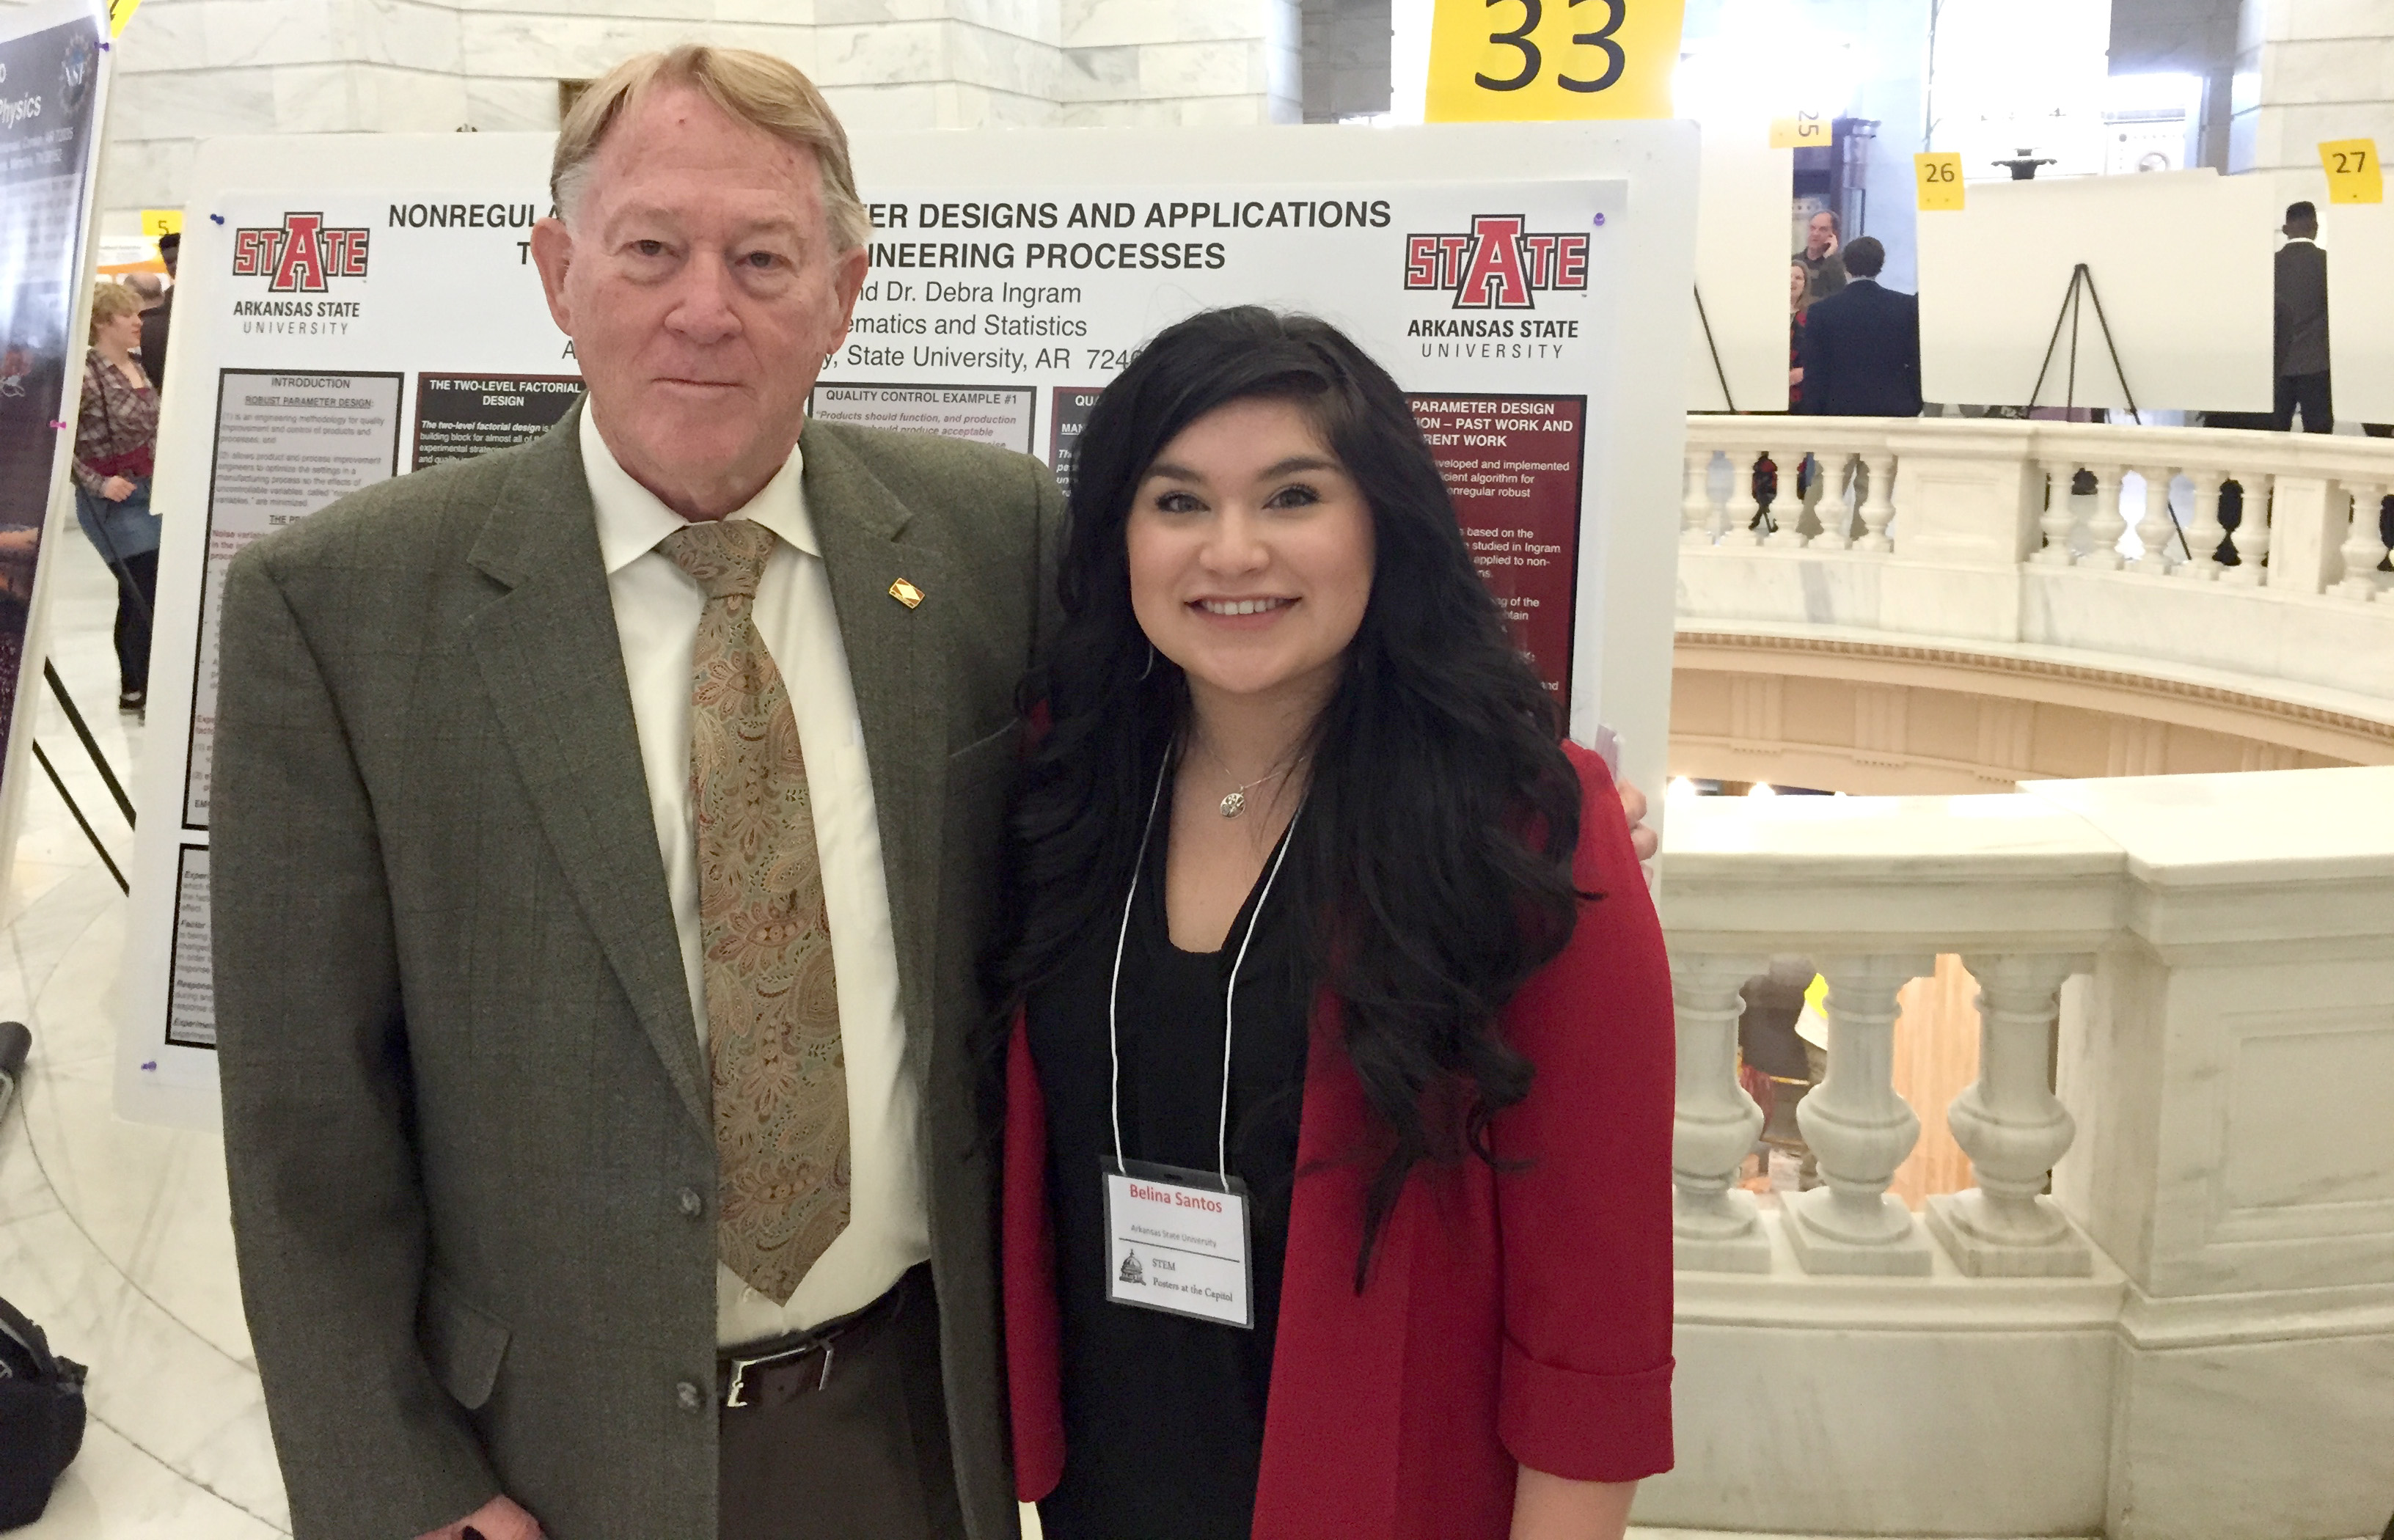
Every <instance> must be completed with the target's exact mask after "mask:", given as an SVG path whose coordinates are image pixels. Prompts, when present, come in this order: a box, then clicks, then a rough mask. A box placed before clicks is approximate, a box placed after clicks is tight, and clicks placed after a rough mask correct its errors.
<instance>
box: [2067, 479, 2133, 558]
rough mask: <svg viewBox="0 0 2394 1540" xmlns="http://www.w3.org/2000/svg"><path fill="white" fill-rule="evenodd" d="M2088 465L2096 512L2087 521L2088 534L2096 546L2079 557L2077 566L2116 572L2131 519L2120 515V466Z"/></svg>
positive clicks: (2088, 537)
mask: <svg viewBox="0 0 2394 1540" xmlns="http://www.w3.org/2000/svg"><path fill="white" fill-rule="evenodd" d="M2087 468H2088V469H2090V470H2092V471H2093V472H2094V473H2095V512H2094V514H2093V516H2092V517H2091V518H2089V519H2088V520H2086V536H2087V539H2088V540H2089V541H2090V542H2091V544H2092V546H2093V548H2092V549H2090V550H2088V551H2087V552H2086V554H2085V555H2084V556H2082V557H2080V558H2079V559H2078V565H2079V566H2081V567H2093V568H2096V569H2098V571H2101V572H2107V573H2116V572H2118V571H2119V570H2120V568H2121V566H2122V562H2121V559H2120V536H2122V535H2124V534H2125V533H2128V521H2127V520H2124V519H2123V518H2121V517H2120V467H2118V466H2089V467H2087Z"/></svg>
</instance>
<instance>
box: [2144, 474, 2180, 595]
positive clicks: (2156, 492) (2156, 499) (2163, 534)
mask: <svg viewBox="0 0 2394 1540" xmlns="http://www.w3.org/2000/svg"><path fill="white" fill-rule="evenodd" d="M2138 475H2140V476H2142V477H2143V478H2144V479H2145V516H2144V517H2143V518H2142V519H2139V520H2137V540H2138V543H2139V544H2140V545H2142V546H2144V547H2145V550H2144V554H2143V555H2142V556H2139V557H2138V558H2137V559H2136V561H2135V563H2134V566H2135V570H2136V571H2138V572H2140V573H2152V574H2153V575H2154V576H2156V577H2167V576H2168V575H2169V570H2170V569H2171V568H2172V567H2175V566H2177V552H2176V551H2175V550H2173V549H2171V548H2170V547H2172V546H2175V545H2177V520H2176V519H2173V518H2171V517H2170V506H2169V494H2170V478H2171V477H2173V476H2175V475H2177V471H2176V470H2174V469H2172V468H2171V467H2168V466H2147V467H2144V468H2143V469H2141V470H2139V471H2138Z"/></svg>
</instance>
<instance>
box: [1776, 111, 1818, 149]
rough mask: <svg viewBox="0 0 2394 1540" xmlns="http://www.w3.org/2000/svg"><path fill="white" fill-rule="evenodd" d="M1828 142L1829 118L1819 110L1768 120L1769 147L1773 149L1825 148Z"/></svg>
mask: <svg viewBox="0 0 2394 1540" xmlns="http://www.w3.org/2000/svg"><path fill="white" fill-rule="evenodd" d="M1828 143H1829V120H1828V119H1827V118H1826V117H1824V116H1823V115H1822V114H1821V113H1819V112H1798V113H1796V114H1795V116H1794V117H1792V118H1772V119H1771V120H1770V148H1771V149H1773V150H1811V149H1816V148H1817V149H1826V148H1827V147H1828Z"/></svg>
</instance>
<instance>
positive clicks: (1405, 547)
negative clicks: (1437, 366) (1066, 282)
mask: <svg viewBox="0 0 2394 1540" xmlns="http://www.w3.org/2000/svg"><path fill="white" fill-rule="evenodd" d="M1256 398H1265V399H1279V400H1285V401H1290V402H1292V403H1294V404H1296V406H1297V407H1298V408H1299V409H1300V410H1302V411H1303V412H1304V413H1305V414H1306V415H1308V416H1309V418H1310V419H1311V421H1312V424H1313V427H1314V428H1315V430H1316V431H1317V432H1318V433H1320V435H1321V436H1322V441H1323V442H1324V443H1325V444H1326V445H1327V447H1328V448H1329V449H1330V450H1331V451H1332V452H1333V453H1334V454H1336V455H1337V457H1338V460H1339V462H1340V464H1341V465H1342V466H1344V467H1345V468H1346V470H1347V473H1348V475H1349V476H1350V477H1352V478H1353V479H1354V480H1355V482H1356V484H1357V486H1358V487H1359V488H1360V489H1361V492H1362V494H1363V496H1364V498H1365V500H1366V501H1367V502H1368V504H1369V505H1370V507H1371V509H1372V519H1373V526H1374V529H1375V534H1376V556H1375V571H1374V573H1373V579H1372V595H1371V600H1370V603H1369V604H1368V606H1367V607H1366V608H1365V610H1364V613H1363V620H1362V624H1361V628H1360V629H1359V630H1358V631H1357V633H1356V636H1355V640H1354V643H1353V645H1352V646H1351V647H1350V648H1349V650H1348V655H1347V662H1346V667H1345V670H1344V672H1343V673H1342V675H1341V676H1340V678H1339V680H1338V683H1337V686H1336V688H1335V691H1334V692H1333V693H1332V695H1331V697H1330V700H1329V703H1328V704H1327V705H1326V706H1325V707H1324V708H1323V710H1322V716H1321V717H1320V719H1319V721H1318V722H1317V723H1316V725H1315V728H1314V731H1313V735H1312V739H1311V744H1310V754H1311V760H1310V765H1311V774H1310V786H1309V792H1308V796H1307V801H1306V804H1305V816H1304V818H1303V819H1302V820H1300V821H1299V822H1298V824H1297V829H1298V833H1297V835H1296V836H1295V837H1296V844H1295V845H1293V846H1292V847H1291V849H1290V852H1289V855H1290V860H1289V868H1290V872H1289V875H1290V876H1292V877H1295V878H1296V887H1295V888H1294V891H1295V892H1296V895H1297V896H1298V902H1297V903H1296V905H1293V906H1292V911H1291V912H1292V913H1298V914H1302V915H1303V916H1304V919H1303V925H1304V933H1305V937H1306V954H1307V955H1308V957H1309V961H1310V965H1311V968H1312V973H1311V977H1312V978H1313V979H1315V980H1320V981H1327V982H1328V984H1329V986H1330V988H1331V989H1332V990H1333V992H1334V993H1335V994H1336V995H1337V997H1338V999H1339V1001H1340V1003H1341V1005H1342V1006H1343V1007H1345V1009H1344V1017H1345V1030H1346V1047H1347V1053H1348V1058H1349V1059H1351V1060H1353V1062H1354V1066H1355V1073H1356V1074H1357V1075H1358V1076H1359V1077H1360V1078H1361V1082H1362V1086H1363V1094H1364V1096H1365V1098H1366V1099H1367V1100H1368V1102H1369V1104H1370V1106H1371V1108H1372V1110H1373V1112H1374V1113H1375V1115H1376V1116H1377V1118H1378V1119H1379V1120H1380V1122H1381V1123H1382V1124H1383V1125H1384V1126H1385V1132H1386V1134H1387V1136H1388V1139H1387V1140H1386V1149H1385V1154H1384V1156H1383V1158H1382V1159H1381V1162H1380V1165H1379V1169H1378V1172H1377V1174H1376V1175H1375V1177H1374V1178H1373V1180H1372V1182H1371V1185H1370V1187H1369V1189H1368V1192H1367V1197H1366V1201H1365V1210H1364V1226H1363V1246H1362V1254H1361V1256H1360V1257H1358V1258H1357V1262H1356V1286H1357V1287H1358V1288H1359V1289H1360V1288H1361V1286H1362V1281H1363V1278H1364V1274H1365V1269H1366V1266H1367V1264H1368V1261H1369V1257H1370V1255H1371V1252H1372V1247H1373V1244H1374V1241H1375V1237H1376V1236H1377V1234H1378V1232H1379V1230H1380V1227H1381V1225H1382V1224H1383V1222H1384V1221H1385V1220H1386V1219H1387V1218H1388V1214H1389V1212H1390V1211H1391V1210H1392V1209H1393V1208H1394V1207H1395V1204H1396V1201H1397V1198H1398V1196H1399V1194H1400V1193H1401V1191H1402V1190H1403V1186H1404V1182H1405V1178H1406V1177H1407V1175H1408V1174H1409V1173H1410V1172H1411V1171H1412V1169H1413V1168H1414V1165H1417V1164H1419V1163H1420V1162H1422V1161H1424V1160H1453V1159H1459V1158H1461V1156H1462V1155H1463V1153H1464V1152H1466V1151H1467V1150H1468V1151H1470V1152H1475V1153H1477V1154H1478V1155H1479V1156H1480V1158H1482V1159H1491V1160H1493V1152H1492V1151H1491V1149H1490V1146H1489V1143H1488V1138H1487V1135H1488V1125H1489V1120H1490V1118H1491V1117H1492V1116H1493V1114H1494V1113H1495V1112H1499V1111H1501V1110H1502V1109H1504V1108H1506V1107H1509V1106H1511V1105H1513V1104H1514V1103H1516V1102H1518V1101H1519V1100H1520V1099H1522V1097H1524V1096H1525V1095H1527V1094H1528V1092H1529V1088H1530V1081H1531V1076H1532V1067H1531V1065H1530V1063H1529V1061H1528V1060H1526V1059H1524V1058H1523V1057H1522V1056H1521V1055H1520V1054H1519V1053H1518V1052H1516V1051H1515V1050H1514V1049H1513V1048H1512V1047H1511V1046H1508V1045H1507V1044H1506V1042H1505V1041H1504V1039H1503V1038H1502V1036H1500V1035H1499V1033H1498V1031H1497V1021H1496V1017H1497V1012H1498V1010H1499V1009H1500V1007H1503V1006H1504V1004H1505V1002H1506V1000H1508V999H1509V998H1511V996H1512V994H1513V993H1514V991H1515V990H1517V989H1519V987H1520V985H1521V983H1522V981H1524V980H1526V979H1527V978H1528V977H1529V976H1530V974H1531V973H1532V971H1534V970H1535V969H1536V968H1537V967H1538V966H1539V965H1540V964H1542V963H1544V962H1545V961H1546V960H1547V959H1548V958H1550V957H1552V956H1553V955H1554V954H1556V953H1557V952H1558V951H1559V950H1560V949H1561V948H1562V945H1563V943H1564V942H1565V941H1568V940H1569V939H1570V936H1571V930H1572V922H1573V919H1574V917H1575V915H1576V907H1575V904H1576V900H1577V898H1578V896H1579V895H1577V894H1576V893H1575V891H1574V889H1573V888H1572V881H1571V861H1572V851H1573V849H1575V848H1576V846H1577V844H1578V841H1579V808H1580V791H1579V781H1578V777H1577V775H1576V774H1575V773H1574V772H1573V771H1572V767H1571V763H1570V761H1569V760H1568V759H1566V758H1565V757H1563V753H1562V749H1561V746H1560V744H1559V737H1560V731H1561V723H1560V718H1559V711H1558V710H1557V707H1556V705H1555V703H1554V702H1553V701H1552V699H1551V698H1550V697H1549V696H1548V694H1547V692H1546V689H1545V687H1544V686H1543V685H1542V684H1540V683H1539V681H1538V678H1537V677H1536V675H1535V674H1534V673H1533V672H1532V670H1531V668H1530V665H1529V664H1528V662H1527V660H1526V659H1524V658H1523V657H1522V655H1521V654H1520V653H1519V652H1517V651H1516V650H1515V649H1514V647H1513V644H1512V642H1511V640H1510V638H1508V637H1507V635H1506V625H1505V621H1504V617H1503V614H1502V612H1501V611H1500V610H1499V608H1498V606H1497V604H1496V601H1495V599H1493V597H1492V596H1491V595H1490V593H1489V591H1488V588H1487V586H1486V585H1485V584H1484V583H1483V582H1482V581H1481V580H1480V574H1479V573H1478V572H1477V571H1476V570H1474V568H1473V566H1472V563H1471V557H1470V554H1469V552H1468V551H1467V549H1466V547H1465V546H1464V542H1463V535H1462V533H1461V531H1460V530H1459V529H1458V528H1457V527H1456V524H1455V519H1454V509H1453V505H1452V503H1451V502H1450V501H1449V500H1448V497H1447V492H1446V485H1445V482H1444V481H1443V480H1440V476H1439V472H1438V467H1437V466H1436V465H1435V464H1433V463H1432V461H1431V459H1430V453H1429V446H1428V445H1427V443H1425V442H1424V441H1423V440H1422V436H1421V430H1420V428H1419V427H1418V426H1417V425H1416V424H1415V422H1414V415H1413V410H1412V408H1411V406H1410V405H1409V404H1408V403H1407V401H1406V400H1405V397H1404V394H1403V392H1401V390H1399V389H1398V388H1397V384H1396V382H1395V381H1394V380H1393V379H1391V378H1389V377H1388V373H1387V371H1385V370H1383V369H1382V368H1380V366H1379V365H1378V364H1376V363H1375V362H1372V360H1371V359H1370V358H1369V357H1367V356H1366V355H1365V354H1364V353H1363V352H1362V350H1361V349H1359V348H1357V347H1356V346H1355V345H1354V343H1352V342H1351V341H1349V340H1348V338H1347V337H1346V336H1344V335H1343V334H1341V333H1340V332H1339V331H1338V330H1337V329H1336V328H1335V327H1333V326H1331V325H1329V324H1328V323H1326V322H1322V321H1317V320H1314V319H1312V318H1310V317H1307V316H1281V315H1275V314H1273V313H1272V312H1271V311H1269V310H1266V309H1259V308H1256V307H1252V306H1247V307H1240V308H1238V309H1221V310H1209V311H1205V312H1203V313H1201V314H1198V315H1195V316H1191V317H1190V318H1189V319H1188V320H1186V321H1183V322H1180V323H1179V324H1177V325H1176V326H1173V327H1171V328H1170V329H1168V330H1166V331H1164V333H1163V334H1162V335H1160V336H1157V337H1156V338H1155V340H1154V341H1152V342H1151V343H1150V344H1149V345H1148V346H1147V348H1146V349H1144V350H1143V351H1142V352H1140V354H1139V355H1138V358H1136V359H1135V360H1133V361H1132V362H1131V364H1130V366H1129V367H1128V368H1127V369H1125V370H1124V371H1123V373H1122V375H1120V376H1119V377H1117V378H1116V379H1115V380H1114V382H1113V384H1112V385H1111V386H1109V387H1108V388H1106V390H1105V393H1104V394H1103V395H1101V396H1100V397H1099V398H1098V401H1097V404H1096V406H1095V408H1094V409H1093V410H1092V411H1091V413H1090V415H1089V419H1088V425H1087V428H1086V429H1085V431H1084V432H1083V433H1082V435H1081V439H1080V447H1079V454H1078V460H1077V463H1076V464H1075V466H1074V467H1073V472H1072V495H1071V503H1070V517H1069V522H1068V528H1067V531H1066V534H1065V539H1064V549H1063V559H1062V572H1061V574H1060V586H1061V591H1062V600H1063V611H1064V621H1063V625H1062V626H1061V627H1060V628H1059V631H1058V632H1057V634H1056V636H1055V638H1053V641H1052V643H1051V644H1050V645H1049V647H1048V648H1047V650H1046V655H1045V658H1044V660H1043V662H1042V664H1041V665H1040V666H1039V668H1038V669H1036V670H1035V671H1034V673H1033V676H1032V678H1031V679H1030V680H1029V681H1028V682H1027V683H1026V686H1025V693H1026V701H1025V705H1026V708H1027V709H1029V710H1031V711H1032V712H1033V714H1034V716H1044V717H1046V719H1047V722H1048V724H1049V725H1048V730H1047V731H1046V736H1045V737H1044V739H1043V740H1042V741H1041V743H1040V745H1039V748H1038V750H1037V753H1036V754H1035V756H1034V757H1033V761H1032V763H1031V765H1030V766H1029V768H1028V770H1027V773H1026V775H1025V778H1024V783H1023V789H1022V792H1021V795H1020V796H1019V798H1018V800H1017V802H1016V805H1015V809H1014V815H1013V836H1014V839H1015V842H1016V850H1015V852H1014V854H1015V860H1014V862H1013V863H1012V866H1013V879H1014V882H1015V885H1016V899H1017V903H1016V906H1015V907H1016V910H1017V914H1018V916H1019V932H1018V934H1017V937H1016V940H1015V941H1014V944H1013V946H1012V948H1011V949H1010V951H1009V953H1008V954H1007V956H1006V960H1005V963H1004V974H1005V984H1006V989H1007V992H1008V993H1009V994H1011V995H1013V996H1014V997H1016V998H1019V997H1020V996H1021V994H1023V993H1024V992H1026V991H1027V990H1029V989H1030V988H1032V987H1033V986H1034V985H1036V984H1037V983H1038V982H1040V981H1042V980H1044V979H1046V978H1047V977H1049V976H1050V975H1051V974H1052V973H1054V972H1055V970H1056V969H1057V968H1058V967H1059V966H1060V965H1061V964H1062V963H1063V962H1064V960H1065V958H1066V957H1067V955H1068V954H1070V953H1072V950H1073V949H1074V948H1075V947H1076V946H1077V945H1079V944H1080V943H1081V941H1082V940H1083V939H1084V938H1085V936H1086V935H1087V934H1088V932H1089V930H1090V929H1091V928H1093V927H1102V926H1104V925H1106V924H1107V923H1109V922H1108V921H1107V918H1106V916H1107V915H1109V914H1111V912H1112V911H1113V910H1115V909H1117V908H1118V907H1119V906H1120V904H1121V902H1122V894H1123V891H1124V888H1125V885H1127V884H1128V882H1129V881H1130V876H1131V866H1132V863H1133V862H1134V861H1135V860H1136V858H1137V850H1138V843H1139V832H1140V828H1141V825H1142V822H1143V815H1144V813H1145V809H1146V808H1147V805H1148V799H1149V794H1150V792H1151V789H1152V787H1153V785H1154V783H1155V777H1156V774H1157V772H1158V769H1159V767H1160V765H1161V764H1162V761H1163V758H1164V755H1165V754H1167V753H1168V752H1170V750H1171V746H1172V744H1173V743H1174V741H1175V739H1176V737H1177V735H1178V734H1179V733H1180V732H1181V731H1183V729H1184V728H1185V726H1186V721H1187V715H1188V699H1189V697H1188V688H1187V685H1186V682H1185V680H1184V679H1183V677H1182V675H1181V673H1180V670H1179V669H1178V668H1177V667H1175V666H1174V665H1172V663H1171V662H1170V661H1169V660H1168V659H1164V658H1163V657H1162V656H1160V655H1159V654H1157V653H1155V652H1153V651H1152V650H1151V648H1150V646H1149V644H1148V641H1147V638H1146V635H1145V633H1144V632H1142V631H1141V630H1140V628H1139V625H1138V620H1137V619H1136V617H1135V616H1134V615H1133V613H1132V611H1131V597H1130V577H1129V564H1128V552H1127V547H1126V544H1125V524H1126V522H1127V520H1128V519H1129V516H1130V511H1131V506H1132V503H1133V500H1134V498H1135V497H1136V495H1137V493H1138V485H1139V482H1140V480H1142V479H1143V478H1144V477H1145V475H1146V474H1147V469H1148V467H1149V466H1151V464H1153V463H1154V461H1155V459H1156V457H1157V455H1158V454H1160V453H1161V452H1162V450H1163V449H1164V446H1165V445H1166V444H1168V443H1169V442H1171V441H1172V440H1173V439H1174V438H1176V437H1177V436H1178V435H1179V433H1180V432H1181V430H1182V429H1184V428H1187V427H1188V426H1189V425H1190V423H1192V422H1194V421H1196V420H1197V419H1198V418H1199V417H1201V416H1203V415H1205V414H1206V413H1208V412H1211V411H1213V410H1214V409H1216V408H1217V407H1220V406H1223V405H1226V404H1228V403H1230V402H1232V401H1243V400H1251V399H1256ZM1283 880H1286V879H1283Z"/></svg>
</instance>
